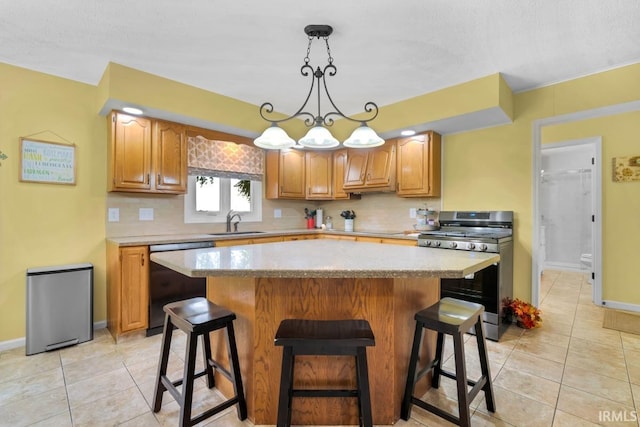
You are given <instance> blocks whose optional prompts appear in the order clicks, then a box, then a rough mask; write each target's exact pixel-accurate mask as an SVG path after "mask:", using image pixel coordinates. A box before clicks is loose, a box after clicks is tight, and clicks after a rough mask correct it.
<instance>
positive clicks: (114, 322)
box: [107, 244, 149, 338]
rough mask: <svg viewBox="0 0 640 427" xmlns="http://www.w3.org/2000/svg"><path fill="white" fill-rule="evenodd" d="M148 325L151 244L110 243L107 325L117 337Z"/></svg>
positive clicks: (108, 248)
mask: <svg viewBox="0 0 640 427" xmlns="http://www.w3.org/2000/svg"><path fill="white" fill-rule="evenodd" d="M148 325H149V247H148V246H130V247H118V246H117V245H115V244H108V245H107V327H108V328H109V331H110V332H111V334H112V335H113V336H114V337H115V338H117V337H118V336H120V335H121V334H123V333H125V332H130V331H135V330H143V329H146V328H147V327H148Z"/></svg>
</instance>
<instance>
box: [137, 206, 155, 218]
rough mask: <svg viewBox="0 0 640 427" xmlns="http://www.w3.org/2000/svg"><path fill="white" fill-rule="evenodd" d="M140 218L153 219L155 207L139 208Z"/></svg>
mask: <svg viewBox="0 0 640 427" xmlns="http://www.w3.org/2000/svg"><path fill="white" fill-rule="evenodd" d="M138 219H139V220H140V221H153V208H140V209H139V210H138Z"/></svg>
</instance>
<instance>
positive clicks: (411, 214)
mask: <svg viewBox="0 0 640 427" xmlns="http://www.w3.org/2000/svg"><path fill="white" fill-rule="evenodd" d="M415 217H416V208H409V218H415Z"/></svg>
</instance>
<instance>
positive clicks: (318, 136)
mask: <svg viewBox="0 0 640 427" xmlns="http://www.w3.org/2000/svg"><path fill="white" fill-rule="evenodd" d="M298 143H299V144H300V145H302V146H303V147H307V148H320V149H322V148H334V147H337V146H338V145H340V142H338V140H337V139H335V138H334V137H333V135H331V132H329V130H328V129H327V128H325V127H324V126H320V125H316V126H314V127H312V128H311V129H309V132H307V134H306V135H305V136H304V137H302V138H300V140H299V141H298Z"/></svg>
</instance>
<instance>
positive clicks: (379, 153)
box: [365, 144, 395, 187]
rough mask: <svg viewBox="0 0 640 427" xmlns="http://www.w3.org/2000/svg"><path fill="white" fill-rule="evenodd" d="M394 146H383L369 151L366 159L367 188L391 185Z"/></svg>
mask: <svg viewBox="0 0 640 427" xmlns="http://www.w3.org/2000/svg"><path fill="white" fill-rule="evenodd" d="M394 152H395V144H385V145H383V146H381V147H379V148H376V149H374V150H371V151H369V156H368V159H367V176H366V178H365V185H366V186H367V187H384V186H389V185H391V183H392V182H391V181H392V180H393V179H394V177H393V175H394V174H393V169H394V168H395V164H394V160H395V157H394Z"/></svg>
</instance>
